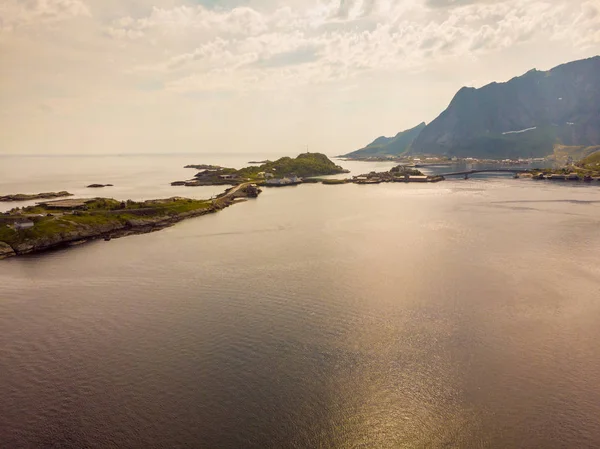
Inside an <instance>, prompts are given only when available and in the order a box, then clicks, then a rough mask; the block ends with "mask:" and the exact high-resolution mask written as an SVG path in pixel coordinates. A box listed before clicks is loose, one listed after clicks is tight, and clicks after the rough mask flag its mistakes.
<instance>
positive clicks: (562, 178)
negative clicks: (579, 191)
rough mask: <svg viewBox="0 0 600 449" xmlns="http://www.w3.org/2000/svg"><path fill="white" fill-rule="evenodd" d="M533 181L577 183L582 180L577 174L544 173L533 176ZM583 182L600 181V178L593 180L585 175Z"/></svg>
mask: <svg viewBox="0 0 600 449" xmlns="http://www.w3.org/2000/svg"><path fill="white" fill-rule="evenodd" d="M533 179H549V180H551V181H579V180H581V179H582V178H580V177H579V175H578V174H577V173H569V174H566V175H565V174H560V173H554V174H550V175H545V174H544V173H538V174H537V175H534V176H533ZM583 180H584V181H596V180H598V181H600V178H594V177H592V176H590V175H585V176H584V177H583Z"/></svg>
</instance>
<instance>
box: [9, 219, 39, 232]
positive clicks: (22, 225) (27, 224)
mask: <svg viewBox="0 0 600 449" xmlns="http://www.w3.org/2000/svg"><path fill="white" fill-rule="evenodd" d="M33 226H34V223H33V221H31V220H23V221H17V222H16V223H15V224H14V227H15V229H16V230H17V231H21V230H24V229H31V228H33Z"/></svg>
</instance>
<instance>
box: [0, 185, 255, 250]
mask: <svg viewBox="0 0 600 449" xmlns="http://www.w3.org/2000/svg"><path fill="white" fill-rule="evenodd" d="M260 192H261V190H260V188H258V187H257V186H256V185H255V184H251V183H242V184H239V185H237V186H235V187H233V188H230V189H228V190H226V191H225V192H224V193H222V194H221V195H219V196H218V197H217V198H215V199H212V200H192V199H188V198H181V197H173V198H168V199H161V200H148V201H142V202H136V201H131V200H128V201H117V200H114V199H111V198H92V199H67V200H57V201H46V202H40V203H38V204H37V205H36V206H29V207H24V208H15V209H12V210H11V211H9V212H7V213H5V214H0V259H3V258H6V257H10V256H15V255H21V254H28V253H34V252H39V251H44V250H48V249H52V248H57V247H62V246H69V245H76V244H80V243H84V242H86V241H88V240H94V239H99V238H104V239H105V240H110V239H112V238H117V237H123V236H127V235H132V234H143V233H147V232H153V231H157V230H159V229H163V228H165V227H167V226H172V225H173V224H175V223H177V222H179V221H181V220H184V219H186V218H191V217H197V216H200V215H205V214H209V213H214V212H217V211H219V210H221V209H224V208H226V207H228V206H230V205H232V204H234V203H236V202H238V201H240V200H242V199H245V198H255V197H257V196H258V195H259V194H260Z"/></svg>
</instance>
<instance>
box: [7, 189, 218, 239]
mask: <svg viewBox="0 0 600 449" xmlns="http://www.w3.org/2000/svg"><path fill="white" fill-rule="evenodd" d="M211 205H212V202H211V201H207V200H191V199H187V198H170V199H167V200H150V201H143V202H136V201H131V200H129V201H117V200H114V199H110V198H98V199H96V200H93V201H90V202H88V203H87V204H86V207H85V209H84V210H78V211H74V212H71V211H67V212H66V213H65V211H64V210H57V209H52V207H44V206H30V207H25V208H23V209H13V210H12V211H10V213H9V216H8V218H11V217H13V218H14V217H23V218H28V219H31V220H32V221H33V222H34V223H35V225H34V226H33V227H32V228H30V229H24V230H19V231H17V230H15V229H13V228H12V227H9V226H7V225H6V223H3V222H2V221H0V241H2V242H6V243H8V244H14V243H19V242H22V241H26V240H30V239H42V238H47V237H51V236H55V235H57V234H59V235H60V234H67V233H69V232H74V231H78V230H83V229H86V228H93V227H96V226H105V225H114V226H115V227H120V226H122V225H124V224H126V223H127V222H128V221H129V220H133V219H137V220H143V219H145V218H146V219H151V218H157V217H168V216H177V215H179V214H183V213H187V212H192V211H197V210H204V209H209V208H210V207H211Z"/></svg>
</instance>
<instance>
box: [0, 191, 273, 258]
mask: <svg viewBox="0 0 600 449" xmlns="http://www.w3.org/2000/svg"><path fill="white" fill-rule="evenodd" d="M260 192H261V190H260V189H258V188H256V187H255V186H254V185H253V184H250V183H245V184H240V185H238V186H236V187H233V188H231V189H228V190H226V191H225V192H223V193H222V194H221V195H219V196H218V197H217V198H215V199H214V200H212V204H210V205H209V206H207V207H202V206H199V207H197V208H196V209H193V210H186V211H183V212H178V213H174V214H170V213H168V214H166V215H159V216H151V217H147V216H143V215H141V216H133V217H130V218H127V219H126V220H123V221H121V220H119V219H118V218H116V217H115V218H114V219H112V220H107V221H106V222H104V223H93V224H87V223H85V224H83V223H82V224H78V225H77V226H76V228H75V229H73V230H69V231H65V232H60V231H56V232H53V233H51V234H49V235H44V236H37V237H36V236H33V237H32V236H27V235H23V236H22V235H21V234H18V239H17V241H14V242H7V241H0V260H2V259H6V258H9V257H15V256H21V255H26V254H33V253H40V252H44V251H48V250H52V249H57V248H64V247H68V246H74V245H80V244H82V243H86V242H88V241H92V240H98V239H105V240H111V239H113V238H120V237H126V236H129V235H137V234H147V233H150V232H155V231H159V230H161V229H164V228H167V227H170V226H173V225H175V224H176V223H179V222H180V221H183V220H186V219H188V218H195V217H200V216H202V215H207V214H212V213H215V212H218V211H220V210H222V209H225V208H227V207H229V206H231V205H233V204H235V203H238V202H241V201H245V200H246V199H247V198H255V197H257V196H258V195H259V194H260ZM178 200H180V201H181V200H185V201H193V200H189V199H186V198H180V199H178ZM152 201H155V202H157V201H161V200H151V201H150V202H152ZM134 211H135V210H134ZM134 211H130V213H131V212H134ZM140 211H142V212H143V210H140ZM109 212H110V211H107V213H109ZM114 212H118V211H114ZM109 216H110V213H109ZM17 232H19V233H20V232H23V231H17ZM24 232H27V231H24Z"/></svg>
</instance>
